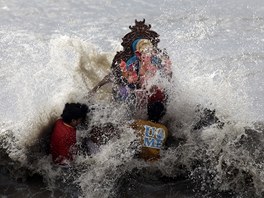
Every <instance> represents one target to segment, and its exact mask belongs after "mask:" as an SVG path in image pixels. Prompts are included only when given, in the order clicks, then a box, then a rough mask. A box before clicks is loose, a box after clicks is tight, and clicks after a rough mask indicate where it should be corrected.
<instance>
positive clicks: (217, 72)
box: [0, 0, 264, 197]
mask: <svg viewBox="0 0 264 198" xmlns="http://www.w3.org/2000/svg"><path fill="white" fill-rule="evenodd" d="M0 19H1V20H0V21H1V22H0V27H1V29H0V52H1V53H0V86H1V89H0V101H1V103H0V112H1V113H0V142H1V146H0V154H1V155H0V156H1V164H0V167H1V168H0V170H1V171H0V173H1V174H0V195H1V196H2V197H18V196H20V197H21V196H23V197H78V196H80V197H111V196H112V197H118V196H119V197H262V196H263V191H264V187H263V186H264V184H263V182H264V171H263V165H264V161H263V150H264V148H263V141H264V137H263V129H264V128H263V124H262V123H263V119H264V113H263V109H264V102H263V101H264V100H263V98H264V81H263V79H264V54H263V51H264V36H263V33H264V2H263V1H262V0H254V1H246V0H240V1H238V0H229V1H217V0H206V1H202V0H197V1H191V0H179V1H174V0H161V1H157V0H144V1H138V0H131V1H112V0H97V1H92V0H86V1H85V0H79V1H73V0H67V1H62V0H59V1H55V0H44V1H36V0H34V1H25V0H22V1H18V0H8V1H7V0H2V1H1V2H0ZM135 19H137V20H140V21H141V20H143V19H145V20H146V23H147V24H151V25H152V28H151V29H152V30H154V31H156V32H157V33H158V34H159V35H160V43H159V48H161V49H163V48H166V50H167V52H168V54H169V56H170V59H171V61H172V65H173V67H172V70H173V77H172V80H171V81H170V82H169V83H168V82H165V81H164V82H163V84H164V86H165V87H166V89H167V90H168V93H169V102H168V108H167V109H168V110H167V114H166V116H165V117H164V122H165V123H168V124H167V125H168V128H169V130H170V133H171V134H172V135H173V136H174V137H175V138H176V139H183V140H184V141H183V142H182V143H181V144H180V145H174V146H172V147H170V148H168V149H167V150H165V151H163V152H162V159H161V160H160V161H159V162H158V163H155V164H147V163H145V162H142V161H141V160H137V159H135V158H134V157H133V156H134V150H133V148H131V147H130V145H131V142H132V141H133V140H134V139H135V136H134V135H133V131H131V130H130V129H128V128H126V127H125V126H120V128H121V129H122V131H123V133H122V135H121V137H120V138H119V139H113V140H111V141H110V142H109V143H108V144H106V145H105V146H103V147H102V148H101V149H100V151H99V152H98V153H97V154H95V155H93V156H86V155H79V156H77V159H76V165H75V166H74V167H72V168H70V169H67V170H65V169H61V168H58V167H54V166H53V165H52V163H51V158H50V156H49V155H47V151H48V148H47V145H48V139H49V138H48V136H49V134H50V131H51V127H52V124H53V123H54V121H55V120H56V119H57V118H58V117H59V116H60V114H61V112H62V110H63V107H64V104H65V103H66V102H83V103H87V104H88V105H89V106H90V107H91V108H92V109H93V111H92V112H91V113H90V114H89V116H88V117H89V123H88V126H87V127H86V128H81V129H78V137H79V138H81V137H82V136H85V135H88V134H89V127H90V126H91V125H96V124H101V123H105V122H112V123H115V124H118V123H120V120H121V121H122V120H124V119H125V118H126V117H127V114H128V112H127V108H126V106H120V105H116V104H114V103H112V102H111V85H109V86H106V87H104V88H103V89H102V90H99V92H98V93H97V94H96V95H95V96H90V95H89V94H88V92H89V91H90V90H91V89H92V88H93V87H94V86H95V85H96V83H98V82H99V81H100V79H102V78H103V77H104V76H105V75H106V74H108V72H109V71H110V65H111V62H112V59H113V57H114V55H115V53H116V52H117V51H120V50H122V46H121V42H122V37H123V36H124V35H125V34H126V33H128V32H129V31H130V29H129V28H128V27H129V26H130V25H134V21H135ZM203 108H208V109H212V110H213V109H215V112H216V116H217V117H218V118H219V120H221V121H222V122H223V123H225V125H224V126H223V127H220V128H219V127H217V125H215V124H213V125H210V126H207V127H204V128H201V129H200V130H196V131H193V130H192V129H193V126H194V125H195V123H197V121H199V116H200V114H199V109H203Z"/></svg>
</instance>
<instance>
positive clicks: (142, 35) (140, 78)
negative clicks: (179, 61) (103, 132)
mask: <svg viewBox="0 0 264 198" xmlns="http://www.w3.org/2000/svg"><path fill="white" fill-rule="evenodd" d="M144 22H145V21H143V22H141V21H140V22H137V21H136V25H135V26H133V27H130V29H131V30H132V32H131V33H128V34H127V35H126V36H125V37H124V38H123V43H122V45H123V46H124V50H123V51H121V52H118V53H117V55H116V56H115V58H114V61H113V64H112V71H113V74H114V78H115V86H114V88H113V95H114V98H115V99H116V100H117V101H123V102H126V103H130V104H131V103H133V104H134V105H135V106H136V107H137V108H144V107H146V105H147V104H148V103H152V102H157V101H159V102H163V103H164V104H165V103H166V101H167V98H168V96H167V94H166V90H165V88H164V87H162V86H161V85H160V83H157V81H154V80H153V79H154V78H155V77H156V76H159V78H162V79H163V80H170V78H171V76H172V71H171V61H170V60H169V57H168V55H167V53H166V52H165V51H162V50H160V49H158V47H157V43H158V42H159V40H158V39H157V37H158V34H157V33H156V32H154V31H151V30H150V25H148V26H147V25H145V23H144Z"/></svg>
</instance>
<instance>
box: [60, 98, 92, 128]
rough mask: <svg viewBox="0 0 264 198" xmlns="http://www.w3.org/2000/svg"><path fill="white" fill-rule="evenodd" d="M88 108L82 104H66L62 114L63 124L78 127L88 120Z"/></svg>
mask: <svg viewBox="0 0 264 198" xmlns="http://www.w3.org/2000/svg"><path fill="white" fill-rule="evenodd" d="M88 111H89V109H88V106H87V105H85V104H80V103H66V104H65V107H64V109H63V112H62V114H61V117H62V120H63V122H65V123H66V124H69V125H71V126H72V127H76V126H77V125H79V124H80V123H81V122H82V121H83V120H85V118H86V114H87V113H88Z"/></svg>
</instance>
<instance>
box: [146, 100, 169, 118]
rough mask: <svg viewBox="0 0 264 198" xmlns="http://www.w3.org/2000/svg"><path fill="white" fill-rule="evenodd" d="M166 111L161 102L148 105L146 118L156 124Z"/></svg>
mask: <svg viewBox="0 0 264 198" xmlns="http://www.w3.org/2000/svg"><path fill="white" fill-rule="evenodd" d="M165 112H166V109H165V106H164V104H163V103H162V102H153V103H149V104H148V117H149V119H150V120H151V121H154V122H158V121H159V120H160V119H161V118H162V116H164V115H165Z"/></svg>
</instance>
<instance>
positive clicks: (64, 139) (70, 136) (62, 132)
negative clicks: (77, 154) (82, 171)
mask: <svg viewBox="0 0 264 198" xmlns="http://www.w3.org/2000/svg"><path fill="white" fill-rule="evenodd" d="M75 144H76V128H74V127H72V126H70V125H68V124H65V123H64V122H63V121H62V119H59V120H57V121H56V123H55V126H54V128H53V132H52V135H51V143H50V151H51V155H52V160H53V162H55V163H58V164H60V163H63V161H64V160H69V161H72V160H73V156H72V155H73V154H74V145H75Z"/></svg>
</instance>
